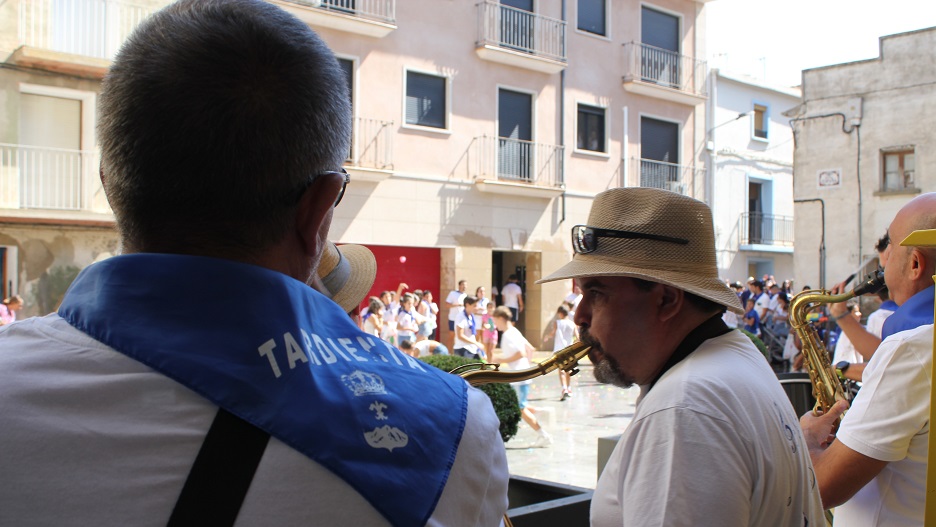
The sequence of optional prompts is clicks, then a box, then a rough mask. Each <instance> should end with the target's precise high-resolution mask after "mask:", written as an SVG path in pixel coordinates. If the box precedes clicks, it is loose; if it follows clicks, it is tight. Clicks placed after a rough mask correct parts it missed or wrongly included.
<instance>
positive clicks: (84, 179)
mask: <svg viewBox="0 0 936 527" xmlns="http://www.w3.org/2000/svg"><path fill="white" fill-rule="evenodd" d="M98 166H99V162H98V153H97V152H94V151H85V150H65V149H61V148H42V147H35V146H23V145H12V144H4V143H0V208H7V209H49V210H91V209H92V201H93V200H92V196H94V194H95V193H96V192H97V191H99V190H100V187H101V183H100V178H99V177H98Z"/></svg>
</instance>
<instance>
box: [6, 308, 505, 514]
mask: <svg viewBox="0 0 936 527" xmlns="http://www.w3.org/2000/svg"><path fill="white" fill-rule="evenodd" d="M468 392H469V393H468V418H467V422H466V425H465V431H464V433H463V435H462V438H461V442H460V444H459V448H458V450H457V453H456V455H455V463H454V466H453V468H452V471H451V473H450V475H449V478H448V481H447V483H446V485H445V487H444V489H443V491H442V496H441V498H440V501H439V504H438V506H437V507H436V509H435V511H434V512H433V514H432V517H431V518H430V521H429V524H430V525H434V526H439V527H441V526H449V525H461V526H466V527H467V526H475V525H497V524H498V523H499V522H500V518H501V517H502V516H503V514H504V512H505V511H506V509H507V479H508V472H507V459H506V456H505V453H504V446H503V444H504V443H503V441H502V440H501V437H500V433H499V431H498V427H499V421H498V419H497V416H496V415H495V414H494V411H493V409H492V408H491V403H490V400H489V399H488V397H487V395H485V394H484V393H483V392H480V391H478V390H476V389H474V388H469V389H468ZM411 403H413V404H417V403H418V401H411ZM309 405H310V408H314V407H315V401H309ZM0 407H2V408H3V411H2V412H0V474H2V477H0V525H16V526H27V527H28V526H46V525H134V526H164V525H166V522H167V520H168V519H169V515H170V513H171V512H172V509H173V507H174V506H175V502H176V499H177V498H178V496H179V493H180V491H181V490H182V485H183V484H184V482H185V479H186V477H187V476H188V473H189V471H190V470H191V468H192V463H193V462H194V460H195V456H196V455H197V454H198V450H199V448H201V445H202V443H203V441H204V438H205V434H206V433H207V431H208V427H209V426H210V425H211V422H212V420H213V419H214V417H215V414H216V413H217V411H218V407H217V406H215V405H214V404H212V403H211V402H209V401H208V400H206V399H204V398H202V397H201V396H200V395H198V394H196V393H195V392H193V391H191V390H189V389H188V388H186V387H184V386H182V385H181V384H179V383H177V382H175V381H173V380H171V379H169V378H167V377H165V376H163V375H162V374H160V373H158V372H156V371H154V370H152V369H150V368H149V367H147V366H145V365H143V364H142V363H140V362H137V361H135V360H133V359H130V358H129V357H127V356H125V355H123V354H121V353H118V352H116V351H114V350H113V349H112V348H110V347H107V346H105V345H103V344H101V343H99V342H97V341H95V340H93V339H92V338H90V337H88V336H87V335H85V334H84V333H81V332H79V331H78V330H77V329H75V328H73V327H72V326H70V325H69V324H68V323H67V322H65V321H64V320H63V319H61V318H60V317H59V316H58V315H55V314H53V315H48V316H46V317H41V318H32V319H28V320H25V321H22V322H18V323H17V324H15V325H12V326H4V327H3V328H0ZM236 525H237V526H268V525H367V526H372V525H373V526H381V525H389V524H388V523H387V521H386V520H385V519H384V518H383V517H382V516H381V515H380V514H379V513H378V512H377V511H376V510H375V509H374V508H373V507H372V506H371V505H370V503H369V502H367V501H366V500H364V498H362V497H361V496H360V495H359V494H358V493H357V492H356V491H355V490H354V489H353V488H351V486H349V485H348V484H347V483H345V482H344V480H342V479H341V478H339V477H338V476H336V475H334V474H333V473H332V472H331V471H329V470H328V469H326V468H324V467H323V466H321V465H319V464H318V463H316V462H314V461H312V460H311V459H309V458H308V457H306V456H304V455H303V454H301V453H299V452H298V451H296V450H293V449H292V448H291V447H289V446H287V445H285V444H284V443H282V442H280V441H279V440H278V439H276V438H270V442H269V444H268V446H267V448H266V451H265V453H264V455H263V458H262V460H261V462H260V465H259V466H258V467H257V472H256V474H255V475H254V478H253V481H252V483H251V485H250V489H249V490H248V492H247V495H246V497H245V498H244V503H243V506H242V507H241V509H240V513H239V515H238V517H237V521H236Z"/></svg>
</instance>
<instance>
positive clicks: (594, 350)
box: [579, 328, 604, 363]
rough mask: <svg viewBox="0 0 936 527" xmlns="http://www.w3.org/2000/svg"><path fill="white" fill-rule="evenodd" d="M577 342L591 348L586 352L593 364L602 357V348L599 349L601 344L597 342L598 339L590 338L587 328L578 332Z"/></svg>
mask: <svg viewBox="0 0 936 527" xmlns="http://www.w3.org/2000/svg"><path fill="white" fill-rule="evenodd" d="M579 340H580V341H581V342H584V343H585V344H588V345H589V346H590V347H591V350H589V352H588V358H589V360H591V361H592V362H593V363H594V362H598V360H599V359H601V358H602V357H603V356H604V348H602V347H601V343H600V342H598V339H596V338H595V337H593V336H592V334H591V333H590V332H589V331H588V328H581V329H580V330H579Z"/></svg>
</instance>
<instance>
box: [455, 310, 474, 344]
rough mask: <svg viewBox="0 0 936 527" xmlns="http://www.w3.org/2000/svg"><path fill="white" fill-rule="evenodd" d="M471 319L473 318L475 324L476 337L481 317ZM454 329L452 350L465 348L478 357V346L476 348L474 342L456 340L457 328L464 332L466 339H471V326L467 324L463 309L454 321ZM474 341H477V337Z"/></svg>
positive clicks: (466, 316)
mask: <svg viewBox="0 0 936 527" xmlns="http://www.w3.org/2000/svg"><path fill="white" fill-rule="evenodd" d="M473 318H474V323H475V334H476V335H477V332H478V329H480V327H481V317H479V316H477V315H474V317H473ZM455 328H456V329H455V344H454V346H453V347H454V349H458V348H467V349H469V350H471V351H472V353H474V354H476V355H480V353H479V351H478V346H476V345H475V344H474V342H470V341H467V340H462V339H460V338H458V328H462V329H463V330H465V336H466V337H471V325H470V324H469V323H468V315H466V314H465V310H464V309H462V310H461V311H460V312H459V313H458V317H457V318H456V319H455ZM476 340H477V337H476Z"/></svg>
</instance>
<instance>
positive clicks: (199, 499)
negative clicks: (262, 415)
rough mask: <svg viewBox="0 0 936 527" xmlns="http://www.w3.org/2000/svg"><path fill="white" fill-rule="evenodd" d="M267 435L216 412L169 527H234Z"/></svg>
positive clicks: (264, 448) (239, 419)
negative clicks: (223, 526) (211, 526)
mask: <svg viewBox="0 0 936 527" xmlns="http://www.w3.org/2000/svg"><path fill="white" fill-rule="evenodd" d="M269 439H270V435H269V434H267V433H266V432H264V431H263V430H261V429H259V428H257V427H255V426H253V425H252V424H250V423H248V422H247V421H244V420H243V419H241V418H239V417H236V416H235V415H234V414H231V413H229V412H228V411H227V410H224V409H223V408H222V409H219V410H218V414H217V415H216V416H215V418H214V421H213V422H212V423H211V428H210V429H209V430H208V435H207V436H205V442H204V443H202V446H201V450H199V451H198V457H196V458H195V464H194V465H192V470H191V471H190V472H189V475H188V479H186V480H185V486H184V487H182V494H181V495H179V499H178V501H176V505H175V509H174V510H173V511H172V516H170V517H169V524H168V525H169V527H181V526H188V525H217V526H221V525H234V520H236V519H237V513H238V512H239V511H240V507H241V504H242V503H243V502H244V496H246V495H247V489H248V488H250V482H251V480H253V477H254V473H255V472H256V471H257V465H259V464H260V458H262V457H263V451H264V450H266V446H267V442H268V441H269Z"/></svg>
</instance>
